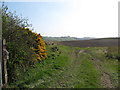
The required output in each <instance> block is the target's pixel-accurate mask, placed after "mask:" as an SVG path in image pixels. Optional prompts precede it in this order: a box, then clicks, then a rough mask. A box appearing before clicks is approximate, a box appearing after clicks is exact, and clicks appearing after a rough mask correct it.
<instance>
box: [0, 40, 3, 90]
mask: <svg viewBox="0 0 120 90" xmlns="http://www.w3.org/2000/svg"><path fill="white" fill-rule="evenodd" d="M2 86H3V84H2V39H0V90H1V89H2Z"/></svg>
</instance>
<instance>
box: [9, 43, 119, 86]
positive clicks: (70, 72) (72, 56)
mask: <svg viewBox="0 0 120 90" xmlns="http://www.w3.org/2000/svg"><path fill="white" fill-rule="evenodd" d="M107 50H108V49H107V47H90V48H80V47H71V46H64V45H47V53H48V58H47V59H46V60H44V61H43V62H39V63H37V64H36V65H35V66H34V67H33V68H31V69H28V70H27V71H26V73H24V75H21V77H20V79H19V80H18V81H16V82H15V83H11V84H10V85H8V86H7V87H9V88H13V87H14V88H115V87H118V78H117V77H118V61H117V59H114V58H111V59H110V58H108V57H106V51H107Z"/></svg>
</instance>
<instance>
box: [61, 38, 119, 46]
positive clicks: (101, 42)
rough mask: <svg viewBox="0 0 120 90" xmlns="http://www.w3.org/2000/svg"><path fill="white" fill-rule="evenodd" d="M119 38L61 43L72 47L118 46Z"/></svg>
mask: <svg viewBox="0 0 120 90" xmlns="http://www.w3.org/2000/svg"><path fill="white" fill-rule="evenodd" d="M119 40H120V38H100V39H91V40H76V41H62V42H61V44H63V45H69V46H74V47H113V46H118V42H119Z"/></svg>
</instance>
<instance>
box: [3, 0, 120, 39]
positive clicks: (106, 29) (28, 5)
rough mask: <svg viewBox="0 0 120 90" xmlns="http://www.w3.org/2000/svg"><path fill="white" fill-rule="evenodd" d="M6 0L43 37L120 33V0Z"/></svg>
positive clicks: (105, 35)
mask: <svg viewBox="0 0 120 90" xmlns="http://www.w3.org/2000/svg"><path fill="white" fill-rule="evenodd" d="M4 1H9V2H8V3H6V5H8V7H9V10H10V11H12V12H13V11H16V12H17V14H18V15H21V14H22V16H23V17H27V18H28V19H29V23H31V24H32V25H33V28H34V31H35V32H37V33H40V34H41V35H42V36H53V37H54V36H72V37H100V38H102V37H117V36H118V1H119V0H24V1H28V2H13V1H15V0H4ZM17 1H19V0H17ZM20 1H22V0H20Z"/></svg>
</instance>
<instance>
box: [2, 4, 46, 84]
mask: <svg viewBox="0 0 120 90" xmlns="http://www.w3.org/2000/svg"><path fill="white" fill-rule="evenodd" d="M30 26H31V25H30V24H28V23H27V20H26V19H24V18H22V17H19V16H18V15H16V13H11V12H9V11H8V7H7V6H5V4H4V3H3V4H2V32H3V33H2V37H3V38H4V39H6V42H7V43H6V47H7V50H8V51H9V60H8V61H7V70H8V82H9V83H12V82H15V81H16V80H19V79H20V76H21V75H24V73H25V72H26V71H27V68H29V67H32V66H34V63H36V62H38V61H42V60H44V59H45V58H46V57H47V54H46V46H45V42H44V40H43V39H42V36H41V35H40V34H37V33H35V32H33V31H32V30H30V29H29V28H28V27H30Z"/></svg>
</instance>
